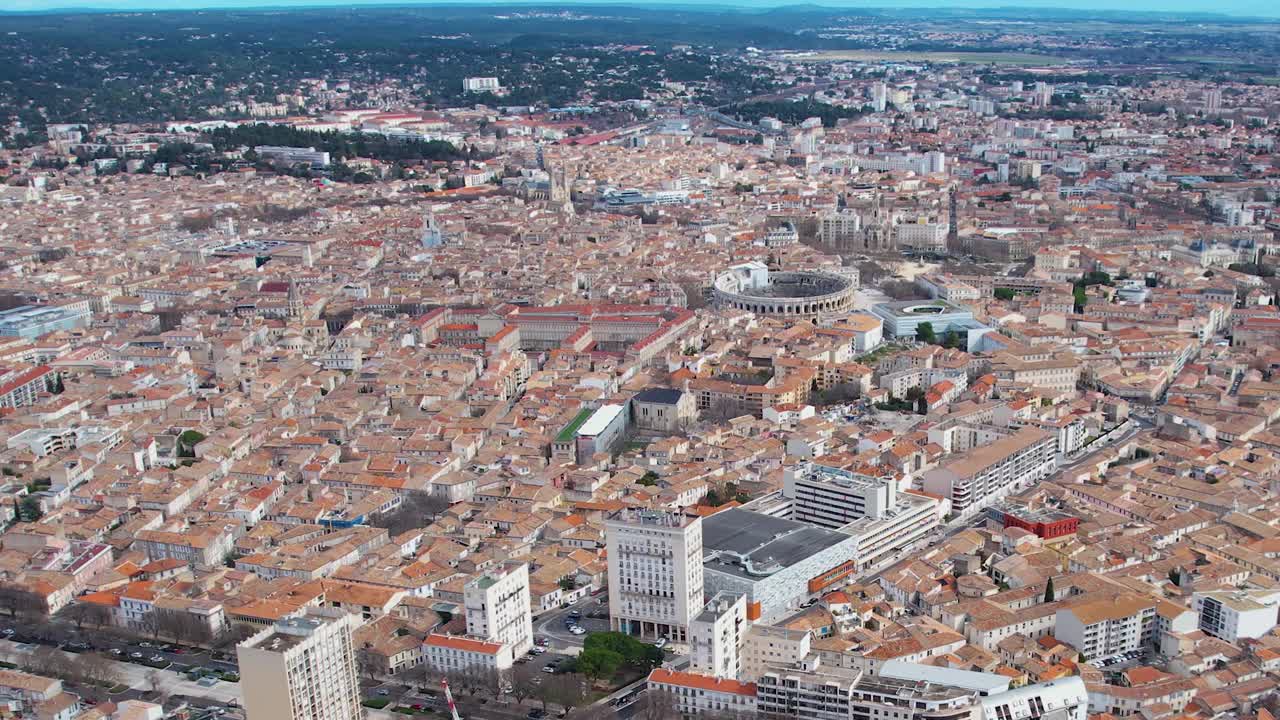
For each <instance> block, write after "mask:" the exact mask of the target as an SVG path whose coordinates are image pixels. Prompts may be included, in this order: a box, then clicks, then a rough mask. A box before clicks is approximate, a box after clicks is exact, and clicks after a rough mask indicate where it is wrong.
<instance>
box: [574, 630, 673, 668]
mask: <svg viewBox="0 0 1280 720" xmlns="http://www.w3.org/2000/svg"><path fill="white" fill-rule="evenodd" d="M582 647H583V652H584V653H585V652H586V651H588V650H593V649H602V650H609V651H612V652H615V653H617V654H618V655H621V656H622V658H623V660H624V661H626V663H627V664H628V665H632V666H634V667H637V668H639V669H641V670H651V669H653V668H655V667H657V666H659V665H661V664H662V659H663V655H662V651H661V650H659V649H658V648H656V647H654V646H652V645H648V644H646V643H642V642H640V641H639V640H637V639H635V638H633V637H631V636H630V635H626V634H624V633H620V632H599V633H591V634H590V635H588V636H587V639H586V642H584V643H583V644H582Z"/></svg>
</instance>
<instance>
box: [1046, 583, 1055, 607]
mask: <svg viewBox="0 0 1280 720" xmlns="http://www.w3.org/2000/svg"><path fill="white" fill-rule="evenodd" d="M1053 600H1054V595H1053V578H1049V582H1047V583H1045V584H1044V601H1045V602H1047V603H1051V602H1053Z"/></svg>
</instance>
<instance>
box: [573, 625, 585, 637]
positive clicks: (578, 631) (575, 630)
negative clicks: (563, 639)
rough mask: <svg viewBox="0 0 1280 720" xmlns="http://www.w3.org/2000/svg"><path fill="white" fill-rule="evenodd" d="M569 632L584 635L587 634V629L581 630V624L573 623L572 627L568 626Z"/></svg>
mask: <svg viewBox="0 0 1280 720" xmlns="http://www.w3.org/2000/svg"><path fill="white" fill-rule="evenodd" d="M569 632H571V633H573V634H574V635H586V634H587V631H586V630H583V629H582V626H581V625H574V626H573V627H571V628H569Z"/></svg>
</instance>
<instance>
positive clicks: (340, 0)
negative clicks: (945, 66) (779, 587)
mask: <svg viewBox="0 0 1280 720" xmlns="http://www.w3.org/2000/svg"><path fill="white" fill-rule="evenodd" d="M655 4H657V5H681V6H698V5H705V6H707V7H721V8H732V7H737V8H748V9H766V8H774V7H786V6H791V5H818V6H822V7H825V8H831V9H840V8H885V9H893V8H904V9H905V8H910V9H919V8H944V7H945V8H966V9H998V8H1011V9H1012V8H1037V9H1059V10H1068V11H1070V10H1079V11H1082V12H1089V11H1098V10H1106V11H1111V12H1126V11H1128V12H1159V13H1167V14H1179V13H1184V14H1190V13H1211V14H1215V15H1228V16H1233V17H1244V18H1247V17H1265V18H1277V17H1280V3H1276V2H1275V0H1222V2H1215V3H1209V2H1204V0H1163V1H1157V0H1135V2H1134V3H1132V4H1128V5H1126V6H1125V7H1123V8H1117V7H1116V3H1115V2H1114V1H1108V0H1065V1H1064V0H958V1H951V2H948V1H943V0H892V1H890V0H851V1H843V2H832V1H825V2H824V1H821V0H819V1H818V2H779V1H777V0H729V1H714V2H697V1H696V0H693V1H691V0H649V2H643V3H641V2H635V1H628V0H561V1H558V2H548V1H547V0H503V1H501V2H493V1H490V0H183V1H182V2H165V0H0V11H7V12H58V11H71V12H74V11H78V10H80V11H83V10H95V11H113V10H114V11H127V12H132V11H161V10H167V11H183V10H220V9H253V8H263V9H291V8H294V9H303V8H309V7H344V6H346V7H378V6H394V5H399V6H407V5H410V6H411V5H420V6H424V7H429V6H433V5H477V6H492V5H537V6H560V5H618V6H635V7H644V6H652V5H655Z"/></svg>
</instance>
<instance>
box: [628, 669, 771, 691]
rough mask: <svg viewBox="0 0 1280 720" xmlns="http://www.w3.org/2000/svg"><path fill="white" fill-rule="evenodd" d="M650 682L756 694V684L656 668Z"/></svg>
mask: <svg viewBox="0 0 1280 720" xmlns="http://www.w3.org/2000/svg"><path fill="white" fill-rule="evenodd" d="M649 682H651V683H662V684H664V685H676V686H679V687H686V688H692V689H697V690H706V691H708V692H718V693H730V694H733V695H755V694H756V684H755V683H744V682H738V681H737V680H724V679H720V678H714V677H710V676H707V675H699V674H697V673H689V672H679V671H676V670H667V669H666V668H656V669H655V670H654V671H653V672H651V673H649Z"/></svg>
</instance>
